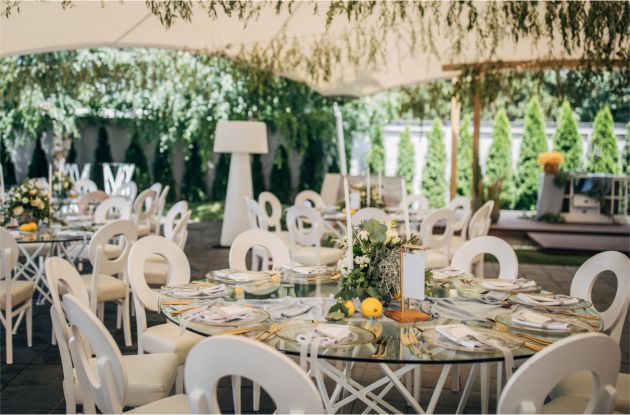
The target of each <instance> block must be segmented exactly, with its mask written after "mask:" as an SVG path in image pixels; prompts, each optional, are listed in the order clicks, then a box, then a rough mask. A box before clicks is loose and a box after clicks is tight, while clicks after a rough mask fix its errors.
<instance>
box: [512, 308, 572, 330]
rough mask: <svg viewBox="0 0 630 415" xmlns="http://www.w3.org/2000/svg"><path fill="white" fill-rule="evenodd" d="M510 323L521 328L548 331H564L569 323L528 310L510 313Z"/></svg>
mask: <svg viewBox="0 0 630 415" xmlns="http://www.w3.org/2000/svg"><path fill="white" fill-rule="evenodd" d="M512 322H514V323H516V324H520V325H522V326H528V327H537V328H541V329H548V330H566V329H568V328H569V323H566V322H564V321H558V320H555V319H554V318H553V317H552V316H550V315H547V314H543V313H537V312H535V311H530V310H518V311H516V312H514V313H512Z"/></svg>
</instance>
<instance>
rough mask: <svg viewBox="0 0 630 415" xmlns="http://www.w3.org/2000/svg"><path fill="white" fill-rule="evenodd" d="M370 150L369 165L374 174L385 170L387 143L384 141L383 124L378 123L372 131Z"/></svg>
mask: <svg viewBox="0 0 630 415" xmlns="http://www.w3.org/2000/svg"><path fill="white" fill-rule="evenodd" d="M370 144H371V145H370V151H369V152H368V155H367V165H368V166H369V167H370V172H371V173H372V174H375V173H378V172H379V171H380V172H383V171H385V143H384V142H383V126H382V125H381V124H377V125H376V126H375V127H374V129H373V130H372V131H371V133H370Z"/></svg>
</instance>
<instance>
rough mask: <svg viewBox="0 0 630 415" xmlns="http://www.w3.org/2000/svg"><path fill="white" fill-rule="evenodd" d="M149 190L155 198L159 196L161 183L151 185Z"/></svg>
mask: <svg viewBox="0 0 630 415" xmlns="http://www.w3.org/2000/svg"><path fill="white" fill-rule="evenodd" d="M149 189H151V190H153V191H154V192H155V195H156V197H157V196H159V195H160V193H161V192H162V183H153V184H152V185H151V186H150V187H149Z"/></svg>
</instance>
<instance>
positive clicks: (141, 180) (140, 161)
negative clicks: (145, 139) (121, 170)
mask: <svg viewBox="0 0 630 415" xmlns="http://www.w3.org/2000/svg"><path fill="white" fill-rule="evenodd" d="M125 163H132V164H134V165H135V166H136V168H135V169H134V171H133V181H134V182H136V184H137V185H138V191H139V192H141V191H142V190H144V189H146V188H148V187H149V186H151V172H150V170H149V163H148V162H147V157H146V156H145V154H144V151H143V150H142V147H141V146H140V137H139V135H138V132H137V131H134V133H133V135H132V136H131V142H130V143H129V147H127V151H125Z"/></svg>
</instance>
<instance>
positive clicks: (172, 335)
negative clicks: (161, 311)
mask: <svg viewBox="0 0 630 415" xmlns="http://www.w3.org/2000/svg"><path fill="white" fill-rule="evenodd" d="M203 339H204V337H203V336H200V335H198V334H195V333H193V332H191V331H188V330H184V332H183V333H182V331H181V330H180V328H179V326H176V325H174V324H171V323H165V324H159V325H157V326H153V327H149V328H148V329H146V330H145V331H144V333H142V346H143V348H144V351H145V352H148V353H175V354H176V355H177V362H178V364H180V365H181V364H183V363H184V362H185V361H186V356H187V355H188V351H189V350H190V349H191V348H192V347H193V346H194V345H195V344H197V342H199V341H200V340H203Z"/></svg>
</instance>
